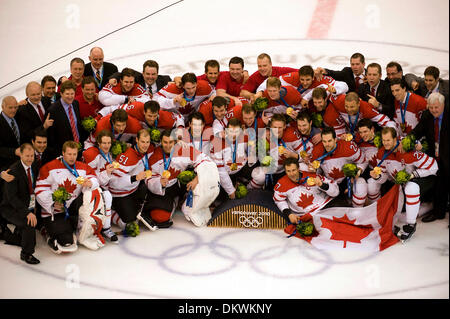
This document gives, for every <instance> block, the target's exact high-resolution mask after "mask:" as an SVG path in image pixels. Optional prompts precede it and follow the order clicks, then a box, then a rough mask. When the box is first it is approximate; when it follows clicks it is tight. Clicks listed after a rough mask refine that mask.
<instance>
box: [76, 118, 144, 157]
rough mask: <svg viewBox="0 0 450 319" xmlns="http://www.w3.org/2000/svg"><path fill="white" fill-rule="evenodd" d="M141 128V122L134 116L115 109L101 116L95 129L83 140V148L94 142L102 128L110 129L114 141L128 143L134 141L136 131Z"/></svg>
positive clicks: (90, 145) (92, 144)
mask: <svg viewBox="0 0 450 319" xmlns="http://www.w3.org/2000/svg"><path fill="white" fill-rule="evenodd" d="M141 129H142V126H141V124H140V123H139V121H138V120H136V119H135V118H133V117H131V116H128V114H127V112H126V111H125V110H122V109H117V110H115V111H114V112H112V114H110V115H107V116H105V117H103V118H101V119H100V120H99V121H98V123H97V126H96V128H95V131H94V132H92V133H91V134H90V135H89V138H88V139H87V140H86V141H85V142H84V148H85V149H88V148H89V147H92V146H94V145H95V143H96V137H97V135H98V133H99V132H101V131H103V130H107V131H110V132H111V133H112V136H113V140H114V141H122V142H125V143H128V144H129V145H128V146H129V147H131V143H133V142H134V140H135V138H136V134H137V132H139V130H141Z"/></svg>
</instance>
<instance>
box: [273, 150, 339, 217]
mask: <svg viewBox="0 0 450 319" xmlns="http://www.w3.org/2000/svg"><path fill="white" fill-rule="evenodd" d="M283 166H284V169H285V171H286V175H285V176H284V177H282V178H281V179H280V180H279V181H278V183H277V185H276V186H275V189H274V194H273V199H274V201H275V204H276V205H277V206H278V208H279V209H280V210H281V211H282V212H283V214H284V215H285V216H286V217H287V218H288V219H289V221H290V222H291V223H293V224H297V223H298V221H299V219H300V216H302V215H304V214H307V213H309V214H313V213H316V212H318V211H319V210H321V209H323V208H325V207H331V203H330V202H331V201H332V199H333V198H334V197H336V196H338V195H339V187H338V185H337V184H336V183H335V182H334V181H333V180H330V179H328V178H326V177H324V176H321V175H318V174H316V173H311V172H305V171H301V170H300V169H299V163H298V161H297V160H296V159H295V158H287V159H286V160H285V161H284V163H283Z"/></svg>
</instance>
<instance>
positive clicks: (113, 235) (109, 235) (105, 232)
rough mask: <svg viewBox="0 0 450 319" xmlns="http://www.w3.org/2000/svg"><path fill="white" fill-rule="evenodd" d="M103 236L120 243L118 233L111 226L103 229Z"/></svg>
mask: <svg viewBox="0 0 450 319" xmlns="http://www.w3.org/2000/svg"><path fill="white" fill-rule="evenodd" d="M102 236H103V237H106V238H108V239H109V240H110V241H111V242H112V243H114V244H118V243H119V237H117V235H116V233H115V232H113V231H112V230H111V227H110V228H107V229H103V230H102Z"/></svg>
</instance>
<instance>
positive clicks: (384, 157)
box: [377, 141, 400, 167]
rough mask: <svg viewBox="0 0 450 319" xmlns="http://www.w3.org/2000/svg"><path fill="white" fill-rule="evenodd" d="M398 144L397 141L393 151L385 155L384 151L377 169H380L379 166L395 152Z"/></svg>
mask: <svg viewBox="0 0 450 319" xmlns="http://www.w3.org/2000/svg"><path fill="white" fill-rule="evenodd" d="M399 144H400V141H397V144H395V147H394V148H393V149H391V150H390V151H389V152H387V153H386V151H384V154H383V157H382V158H381V161H380V163H378V165H377V167H380V165H381V164H382V163H383V162H384V160H385V159H386V158H387V157H388V156H389V155H391V153H392V152H393V151H395V150H396V148H397V147H398V145H399Z"/></svg>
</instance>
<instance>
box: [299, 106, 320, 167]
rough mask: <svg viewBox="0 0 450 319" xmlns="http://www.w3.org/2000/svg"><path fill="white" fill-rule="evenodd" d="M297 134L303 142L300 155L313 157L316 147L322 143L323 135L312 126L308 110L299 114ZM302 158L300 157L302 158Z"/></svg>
mask: <svg viewBox="0 0 450 319" xmlns="http://www.w3.org/2000/svg"><path fill="white" fill-rule="evenodd" d="M296 121H297V132H298V135H299V136H300V140H301V148H300V152H301V151H303V152H305V153H306V154H305V153H300V155H303V156H306V155H307V154H309V156H311V153H312V149H313V147H314V145H316V144H318V143H320V140H321V135H320V132H321V131H320V129H319V128H317V127H314V126H313V125H312V119H311V115H310V113H309V112H308V111H307V110H303V111H301V112H300V113H298V115H297V118H296ZM301 157H302V156H300V158H301Z"/></svg>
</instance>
